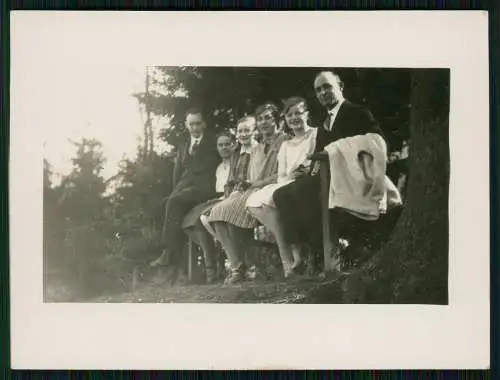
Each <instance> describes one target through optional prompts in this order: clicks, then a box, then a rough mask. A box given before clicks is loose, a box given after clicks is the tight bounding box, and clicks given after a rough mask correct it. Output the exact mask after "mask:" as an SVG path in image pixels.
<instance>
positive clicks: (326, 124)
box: [325, 112, 333, 131]
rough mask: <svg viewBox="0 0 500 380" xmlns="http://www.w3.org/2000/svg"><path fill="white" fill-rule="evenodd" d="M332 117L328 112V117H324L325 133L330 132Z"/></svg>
mask: <svg viewBox="0 0 500 380" xmlns="http://www.w3.org/2000/svg"><path fill="white" fill-rule="evenodd" d="M332 117H333V115H332V114H331V113H330V112H328V115H327V116H326V120H325V128H326V130H327V131H331V130H332V126H331V123H332Z"/></svg>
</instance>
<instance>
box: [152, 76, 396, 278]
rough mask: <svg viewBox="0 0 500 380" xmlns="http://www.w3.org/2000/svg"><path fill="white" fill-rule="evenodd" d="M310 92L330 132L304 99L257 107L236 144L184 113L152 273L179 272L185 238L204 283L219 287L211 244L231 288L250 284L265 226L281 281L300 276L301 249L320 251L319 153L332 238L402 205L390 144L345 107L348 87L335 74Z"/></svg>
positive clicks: (356, 109)
mask: <svg viewBox="0 0 500 380" xmlns="http://www.w3.org/2000/svg"><path fill="white" fill-rule="evenodd" d="M314 90H315V93H316V96H317V99H318V101H319V102H320V104H321V105H322V107H323V108H324V110H325V119H324V123H323V124H322V125H317V126H312V125H311V122H310V117H309V111H308V105H307V103H306V101H305V99H304V98H302V97H299V96H294V97H291V98H288V99H286V100H284V101H283V107H282V109H281V110H280V109H279V108H278V107H277V106H276V105H275V104H273V103H271V102H267V103H264V104H262V105H260V106H258V107H257V109H256V110H255V113H254V114H253V115H247V116H244V117H242V118H241V119H239V120H238V121H237V125H236V134H235V135H233V134H232V133H231V132H229V131H223V132H221V133H219V134H218V135H217V136H212V135H211V134H209V133H208V131H207V130H206V123H205V121H204V118H203V114H202V112H201V111H200V110H199V109H190V110H189V111H188V112H187V114H186V128H187V129H188V131H189V134H190V139H189V140H188V141H186V142H185V144H184V145H182V146H180V147H179V148H178V151H177V157H176V162H175V167H174V189H173V191H172V193H171V195H170V196H169V198H168V200H167V204H166V210H165V219H164V225H163V229H162V235H161V244H162V252H161V255H160V256H159V257H158V258H157V259H156V260H155V261H153V262H152V263H151V265H152V266H154V267H157V266H166V267H169V268H172V269H174V270H178V269H179V268H178V264H179V262H180V257H179V255H180V252H181V251H182V250H181V246H182V244H183V242H184V239H185V235H186V234H187V235H188V236H189V237H190V239H191V240H192V241H194V242H195V243H196V244H198V245H199V246H200V247H201V249H202V251H203V258H204V263H205V273H206V280H207V282H208V283H213V282H216V281H218V280H221V279H222V278H221V276H222V269H223V268H221V267H220V265H218V263H217V259H216V255H215V252H216V249H215V244H214V240H216V241H218V242H220V244H221V246H222V248H223V250H224V252H225V254H226V255H227V258H228V260H229V264H230V273H229V274H228V276H227V277H226V278H225V283H226V284H235V283H240V282H242V281H245V280H247V279H248V276H247V270H248V267H249V265H250V264H251V263H248V262H245V261H246V260H245V255H244V253H245V252H246V250H247V248H248V247H249V246H250V245H251V244H252V240H253V229H254V228H255V227H256V226H257V225H264V226H265V227H266V228H267V229H268V230H269V231H271V232H272V234H273V235H274V238H275V241H276V243H277V246H278V248H279V254H280V258H281V261H282V266H283V273H284V276H285V278H290V277H295V276H296V275H300V274H302V273H303V271H304V257H303V250H304V246H305V245H310V246H318V245H321V244H322V234H323V231H322V224H321V200H320V196H319V195H320V176H319V173H318V172H319V165H318V162H317V161H313V160H312V159H311V157H312V155H313V154H315V153H318V152H325V153H326V154H327V155H328V160H329V162H330V173H329V181H330V187H329V199H328V207H329V209H330V219H331V224H330V228H331V229H333V230H335V229H337V230H338V229H340V228H341V227H342V225H343V224H344V223H351V222H352V221H353V220H354V221H355V222H356V223H357V225H358V226H360V228H363V225H364V224H366V225H368V224H370V223H373V222H374V221H375V220H377V219H378V218H379V217H380V215H381V214H383V213H384V212H386V211H387V210H388V209H390V208H392V207H397V206H400V205H401V203H402V201H401V197H400V195H399V192H398V190H397V188H396V187H395V185H394V184H393V183H392V181H391V180H390V179H389V178H388V177H387V176H386V165H387V147H386V143H385V140H384V135H383V133H382V131H381V130H380V128H379V127H378V125H377V123H376V121H375V120H374V118H373V116H372V114H371V113H370V111H369V110H367V109H366V108H364V107H362V106H359V105H356V104H353V103H351V102H350V101H348V100H346V99H344V96H343V93H342V92H343V84H342V82H341V80H340V78H339V76H338V75H337V74H335V73H333V72H331V71H324V72H320V73H319V74H318V75H317V76H316V78H315V80H314ZM280 115H283V117H284V121H285V128H280V123H279V121H280ZM255 131H258V133H259V134H260V141H259V142H257V141H256V140H255V138H254V136H255ZM333 236H338V234H337V235H336V234H335V233H334V234H333ZM337 240H338V239H337ZM334 243H335V244H336V242H334ZM335 244H334V246H336V245H335Z"/></svg>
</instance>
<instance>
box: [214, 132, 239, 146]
mask: <svg viewBox="0 0 500 380" xmlns="http://www.w3.org/2000/svg"><path fill="white" fill-rule="evenodd" d="M219 137H227V138H229V139H230V140H231V142H233V143H234V142H236V136H235V135H234V134H233V133H231V131H229V130H227V129H225V130H223V131H220V132H219V133H217V136H216V139H215V141H217V142H218V141H219Z"/></svg>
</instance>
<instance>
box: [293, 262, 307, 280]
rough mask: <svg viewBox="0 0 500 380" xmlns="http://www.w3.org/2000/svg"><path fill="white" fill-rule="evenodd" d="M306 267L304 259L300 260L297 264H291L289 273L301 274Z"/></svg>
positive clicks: (304, 271)
mask: <svg viewBox="0 0 500 380" xmlns="http://www.w3.org/2000/svg"><path fill="white" fill-rule="evenodd" d="M306 269H307V264H306V262H305V261H304V260H302V261H301V262H300V263H299V264H298V265H295V266H292V267H291V268H290V271H289V274H291V275H293V276H297V275H299V276H302V275H303V274H304V273H306Z"/></svg>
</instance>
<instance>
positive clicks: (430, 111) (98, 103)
mask: <svg viewBox="0 0 500 380" xmlns="http://www.w3.org/2000/svg"><path fill="white" fill-rule="evenodd" d="M105 69H106V68H104V69H103V70H105ZM98 70H99V69H98V68H97V72H96V75H97V76H98V77H97V78H95V79H94V78H92V77H93V74H90V73H89V74H87V75H85V76H84V77H83V79H84V81H85V82H87V83H84V82H83V81H82V86H79V87H75V86H74V83H69V84H66V83H60V84H56V87H55V89H56V90H57V93H55V94H54V96H55V97H56V98H57V99H58V100H57V103H58V105H59V106H60V107H61V108H63V109H64V108H66V107H68V111H67V112H69V109H71V107H73V109H74V110H75V113H74V114H73V115H72V121H71V122H72V124H73V125H74V129H72V130H71V132H72V133H73V135H72V136H68V135H67V134H65V133H64V130H56V131H55V133H57V135H56V134H54V135H51V136H50V137H54V139H53V140H50V139H49V138H48V139H47V141H46V146H45V148H46V156H45V161H44V177H43V178H44V187H43V191H44V197H43V201H44V205H43V207H44V209H43V210H44V213H43V215H44V230H43V232H44V286H45V288H44V291H45V301H47V302H57V301H66V302H67V301H71V302H88V301H90V302H158V303H160V302H221V303H421V304H447V303H448V299H447V295H448V289H447V286H448V186H449V146H448V145H449V144H448V130H449V126H448V120H449V117H448V116H449V77H450V73H449V70H448V69H432V68H431V69H418V68H414V69H404V68H348V67H331V68H330V67H204V66H201V67H198V66H145V67H138V68H137V70H135V71H130V70H129V71H127V70H120V68H116V69H114V72H111V73H109V74H108V73H106V72H98ZM132 74H133V75H132ZM120 75H122V76H123V78H120ZM101 78H102V79H103V80H102V81H101V80H100V79H101ZM109 78H112V79H114V80H112V81H110V80H109ZM106 79H108V80H106ZM134 80H135V82H134ZM115 83H116V84H120V85H119V86H116V88H113V87H114V86H115ZM65 86H68V88H65ZM70 87H71V88H70ZM71 89H77V91H76V92H74V93H71V95H70V91H71ZM113 98H114V99H113ZM110 103H111V105H112V107H111V106H109V104H110ZM122 107H123V108H122ZM118 108H119V109H118ZM115 111H116V112H115ZM65 124H66V120H65ZM55 125H56V126H57V125H58V120H57V118H56V120H55ZM65 128H66V125H64V126H63V129H65ZM61 131H62V133H59V132H61ZM63 153H65V154H66V156H64V155H63ZM120 155H121V156H120Z"/></svg>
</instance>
